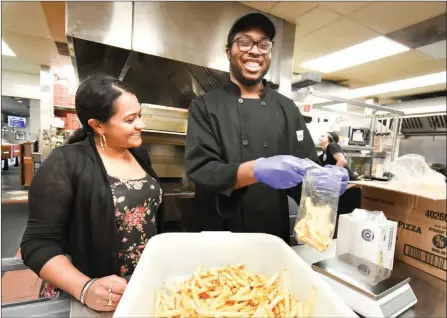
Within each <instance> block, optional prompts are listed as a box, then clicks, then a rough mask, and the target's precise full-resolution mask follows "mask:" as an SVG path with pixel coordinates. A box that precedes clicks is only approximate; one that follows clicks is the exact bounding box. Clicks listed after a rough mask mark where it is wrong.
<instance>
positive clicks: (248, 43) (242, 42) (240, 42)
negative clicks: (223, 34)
mask: <svg viewBox="0 0 447 318" xmlns="http://www.w3.org/2000/svg"><path fill="white" fill-rule="evenodd" d="M234 42H236V43H237V46H238V48H239V51H241V52H250V51H251V50H252V49H253V47H254V46H255V45H256V46H257V47H258V50H259V53H261V54H269V53H270V52H271V51H272V48H273V42H272V41H270V40H261V41H257V42H255V41H253V40H252V39H249V38H238V39H235V40H233V41H232V42H231V44H233V43H234Z"/></svg>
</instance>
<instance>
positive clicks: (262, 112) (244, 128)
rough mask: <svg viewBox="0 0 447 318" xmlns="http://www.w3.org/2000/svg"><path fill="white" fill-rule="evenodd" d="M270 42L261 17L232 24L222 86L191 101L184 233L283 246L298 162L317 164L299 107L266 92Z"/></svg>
mask: <svg viewBox="0 0 447 318" xmlns="http://www.w3.org/2000/svg"><path fill="white" fill-rule="evenodd" d="M274 36H275V27H274V25H273V23H272V22H271V21H270V20H269V19H268V18H267V17H266V16H264V15H262V14H259V13H252V14H248V15H246V16H243V17H242V18H240V19H238V20H237V21H236V22H235V23H234V25H233V26H232V28H231V30H230V32H229V34H228V39H227V49H226V52H227V56H228V60H229V63H230V78H229V80H228V82H227V83H226V84H225V85H223V86H222V87H220V88H218V89H216V90H213V91H211V92H208V93H206V94H204V95H202V96H200V97H199V98H197V99H196V100H194V101H193V102H192V103H191V106H190V108H189V117H188V132H187V137H186V149H185V167H186V171H187V173H188V175H189V176H190V178H191V179H192V180H193V181H194V182H195V184H196V192H195V200H196V209H197V210H196V211H194V214H193V215H192V216H190V218H189V225H188V227H189V228H188V230H189V231H221V230H229V231H232V232H264V233H269V234H273V235H276V236H278V237H280V238H282V239H283V240H284V241H286V242H287V243H289V240H290V235H289V233H290V232H289V211H288V201H287V195H290V196H291V197H293V198H294V199H295V201H296V202H297V203H298V204H299V202H300V196H301V186H300V184H299V183H300V182H301V181H302V177H301V178H300V176H298V175H296V174H300V175H301V176H302V175H303V172H304V171H305V168H306V167H305V165H306V162H305V160H303V159H299V158H309V159H311V160H312V161H314V162H317V163H318V162H319V160H318V156H317V152H316V149H315V146H314V143H313V141H312V138H311V136H310V134H309V131H308V130H307V128H306V124H305V122H304V118H303V116H302V115H301V113H300V111H299V109H298V107H297V106H296V105H295V103H294V102H293V101H292V100H290V99H289V98H287V97H285V96H283V95H281V94H279V93H277V92H275V91H273V90H272V89H270V88H268V87H267V86H266V81H265V80H264V76H265V74H266V73H267V72H268V70H269V67H270V59H271V50H272V47H273V38H274ZM287 155H289V156H287ZM292 156H293V157H292ZM259 158H261V159H259ZM264 158H266V159H264ZM298 172H299V173H298ZM294 173H295V174H294ZM288 184H289V185H290V186H287V185H288Z"/></svg>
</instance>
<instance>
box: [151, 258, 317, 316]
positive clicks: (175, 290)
mask: <svg viewBox="0 0 447 318" xmlns="http://www.w3.org/2000/svg"><path fill="white" fill-rule="evenodd" d="M281 276H283V279H282V284H281V285H282V286H280V281H281ZM295 283H296V282H295ZM288 286H289V281H288V279H287V271H284V273H282V275H280V274H279V273H276V274H275V275H273V276H272V277H266V276H264V275H262V274H260V273H252V272H250V271H249V270H247V269H246V268H245V266H244V265H237V266H231V265H229V266H225V267H220V268H212V269H202V268H200V267H199V268H198V269H197V270H196V271H195V272H194V273H193V274H192V275H191V276H190V277H188V278H187V279H185V280H180V281H176V282H174V283H171V284H169V283H166V282H165V283H164V284H163V286H161V289H160V290H158V291H157V293H156V299H155V306H154V308H155V310H154V314H153V316H154V317H312V312H313V308H314V304H315V298H316V289H315V288H314V287H312V288H311V290H310V296H309V299H306V300H297V299H295V298H294V297H293V296H292V295H291V294H290V293H289V287H288Z"/></svg>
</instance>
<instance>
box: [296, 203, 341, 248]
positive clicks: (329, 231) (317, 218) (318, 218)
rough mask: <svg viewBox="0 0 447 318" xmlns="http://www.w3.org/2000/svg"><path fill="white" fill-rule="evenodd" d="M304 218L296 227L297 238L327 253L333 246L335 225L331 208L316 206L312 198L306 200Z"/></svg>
mask: <svg viewBox="0 0 447 318" xmlns="http://www.w3.org/2000/svg"><path fill="white" fill-rule="evenodd" d="M303 209H304V211H303V213H305V216H304V218H302V219H301V220H300V221H299V222H297V223H296V225H295V228H294V229H295V234H296V238H297V240H299V241H302V242H304V243H305V244H307V245H309V246H311V247H313V248H315V249H317V250H318V251H320V252H325V251H327V250H328V249H329V247H331V245H332V237H333V234H334V229H335V224H333V223H332V222H331V218H330V217H331V207H330V206H323V207H321V206H314V205H313V204H312V200H311V198H310V197H307V198H306V199H305V200H304V204H303Z"/></svg>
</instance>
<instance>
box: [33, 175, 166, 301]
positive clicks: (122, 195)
mask: <svg viewBox="0 0 447 318" xmlns="http://www.w3.org/2000/svg"><path fill="white" fill-rule="evenodd" d="M108 179H109V183H110V188H111V190H112V196H113V203H114V206H115V218H116V226H117V229H118V233H119V234H118V236H119V241H120V248H119V251H118V262H119V266H120V275H121V276H127V275H132V273H133V271H134V269H135V267H136V265H137V263H138V260H139V259H140V256H141V253H142V252H143V250H144V248H145V246H146V244H147V242H148V241H149V239H150V238H151V237H153V236H155V235H156V234H157V226H156V214H157V213H156V212H157V210H158V208H159V206H160V205H161V203H162V190H161V187H160V184H159V183H158V182H157V181H156V180H155V179H154V178H152V177H151V176H150V175H148V174H146V176H145V177H144V178H141V179H136V180H129V179H123V178H116V177H113V176H110V175H109V176H108ZM57 294H58V290H57V289H56V288H54V286H52V285H51V284H49V283H47V282H44V283H43V284H42V288H41V292H40V297H41V298H48V297H55V296H57Z"/></svg>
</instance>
